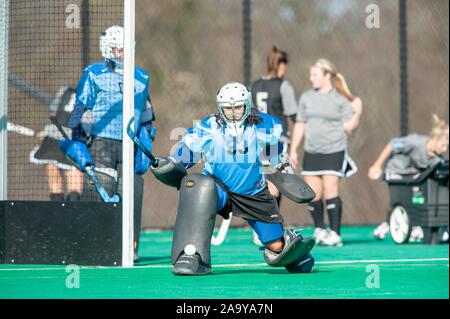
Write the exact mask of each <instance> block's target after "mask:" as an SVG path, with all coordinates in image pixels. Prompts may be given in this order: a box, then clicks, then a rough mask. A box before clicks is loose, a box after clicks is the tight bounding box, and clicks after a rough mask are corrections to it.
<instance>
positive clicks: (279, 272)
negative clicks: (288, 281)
mask: <svg viewBox="0 0 450 319" xmlns="http://www.w3.org/2000/svg"><path fill="white" fill-rule="evenodd" d="M326 272H332V271H329V270H317V269H314V270H313V272H312V273H306V274H291V273H289V272H288V271H287V270H286V269H284V268H276V269H246V270H239V269H236V270H220V271H214V266H213V273H212V274H211V275H216V276H217V275H226V274H244V273H245V274H251V273H257V274H270V275H292V276H299V275H310V274H318V273H326Z"/></svg>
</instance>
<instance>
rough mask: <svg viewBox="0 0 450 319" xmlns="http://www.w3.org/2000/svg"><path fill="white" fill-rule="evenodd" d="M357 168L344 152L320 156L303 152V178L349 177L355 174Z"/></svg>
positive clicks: (319, 154)
mask: <svg viewBox="0 0 450 319" xmlns="http://www.w3.org/2000/svg"><path fill="white" fill-rule="evenodd" d="M357 170H358V168H357V167H356V164H355V162H353V160H352V159H351V158H350V157H349V156H348V155H347V152H346V151H341V152H336V153H331V154H321V153H314V154H313V153H308V152H305V155H304V157H303V170H302V175H303V176H322V175H336V176H339V177H344V176H345V177H349V176H351V175H353V174H354V173H356V172H357Z"/></svg>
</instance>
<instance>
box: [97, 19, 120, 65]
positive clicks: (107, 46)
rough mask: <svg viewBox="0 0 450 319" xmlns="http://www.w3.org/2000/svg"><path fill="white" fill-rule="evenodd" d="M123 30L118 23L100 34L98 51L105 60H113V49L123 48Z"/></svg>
mask: <svg viewBox="0 0 450 319" xmlns="http://www.w3.org/2000/svg"><path fill="white" fill-rule="evenodd" d="M123 38H124V30H123V28H122V27H121V26H119V25H114V26H111V27H109V28H108V29H106V31H105V32H102V35H101V36H100V51H101V52H102V56H103V57H104V58H105V59H107V60H114V55H113V52H112V50H113V49H115V48H116V49H123Z"/></svg>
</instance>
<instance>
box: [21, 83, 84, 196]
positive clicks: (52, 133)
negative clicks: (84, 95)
mask: <svg viewBox="0 0 450 319" xmlns="http://www.w3.org/2000/svg"><path fill="white" fill-rule="evenodd" d="M55 101H57V103H56V104H55V103H54V104H52V105H51V106H50V108H51V109H52V110H53V112H54V113H53V114H52V116H53V115H54V116H56V118H57V119H58V122H59V123H61V125H62V126H63V129H64V130H65V131H66V132H67V134H71V131H72V130H71V129H70V128H68V122H69V117H70V114H71V112H72V111H73V106H74V102H75V90H74V89H73V88H70V87H61V89H60V91H59V92H58V95H57V98H56V100H55ZM36 136H37V137H38V139H39V140H40V141H41V144H40V145H36V146H35V147H34V148H33V149H32V150H31V152H30V156H29V159H30V162H31V163H33V164H37V165H45V172H46V175H47V183H48V189H49V197H50V200H52V201H78V200H80V198H81V192H82V190H83V174H82V173H81V172H80V171H79V170H77V169H76V168H75V166H73V165H72V163H71V162H70V161H69V160H68V159H67V158H66V157H65V156H64V154H63V153H62V152H61V150H60V149H59V142H60V141H61V140H63V136H62V135H61V133H60V132H59V131H58V129H57V128H56V127H55V125H54V124H51V123H49V124H47V125H46V126H45V128H44V130H42V131H41V132H39V133H38V134H37V135H36ZM64 193H66V195H64Z"/></svg>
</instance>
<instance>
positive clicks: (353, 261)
mask: <svg viewBox="0 0 450 319" xmlns="http://www.w3.org/2000/svg"><path fill="white" fill-rule="evenodd" d="M431 261H449V258H423V259H367V260H336V261H318V262H316V263H315V264H316V265H338V264H367V263H408V262H410V263H415V262H431ZM262 266H264V267H265V266H267V267H269V266H268V265H267V264H266V263H257V264H216V265H213V267H214V268H238V267H262ZM80 268H81V269H86V270H93V269H129V268H121V267H101V266H98V267H89V266H86V267H85V266H81V267H80ZM148 268H155V269H156V268H172V265H146V266H137V267H134V269H148ZM61 269H65V266H64V267H54V268H0V271H33V270H61Z"/></svg>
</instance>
